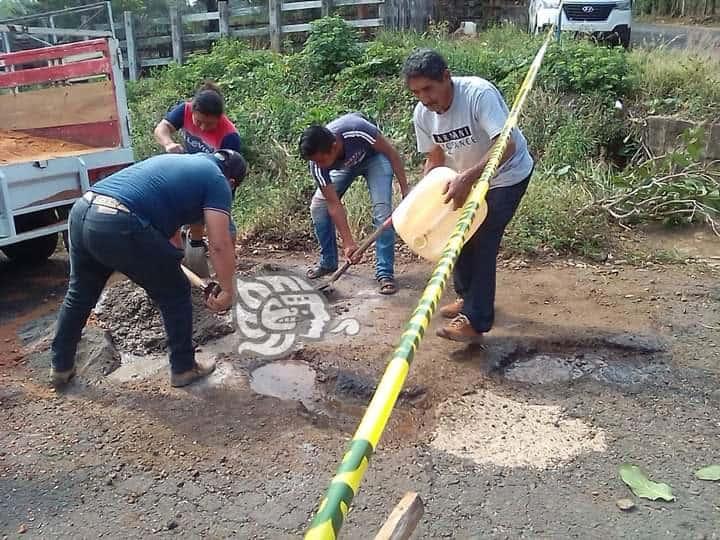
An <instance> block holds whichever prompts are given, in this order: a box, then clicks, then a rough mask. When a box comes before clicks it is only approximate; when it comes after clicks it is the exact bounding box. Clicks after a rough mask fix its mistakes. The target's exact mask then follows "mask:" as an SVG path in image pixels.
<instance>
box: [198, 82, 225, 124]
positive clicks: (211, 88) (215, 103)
mask: <svg viewBox="0 0 720 540" xmlns="http://www.w3.org/2000/svg"><path fill="white" fill-rule="evenodd" d="M192 110H193V111H195V112H199V113H202V114H208V115H210V116H222V114H223V113H224V112H225V100H224V99H223V96H222V92H221V91H220V88H219V87H218V85H217V84H215V83H214V82H212V81H205V82H203V83H202V84H201V85H200V88H198V90H197V92H195V97H194V98H193V100H192Z"/></svg>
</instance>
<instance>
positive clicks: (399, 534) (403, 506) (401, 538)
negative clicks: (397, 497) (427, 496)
mask: <svg viewBox="0 0 720 540" xmlns="http://www.w3.org/2000/svg"><path fill="white" fill-rule="evenodd" d="M424 513H425V505H424V504H423V501H422V499H421V498H420V496H419V495H418V494H417V493H413V492H410V493H406V494H405V496H404V497H403V498H402V500H401V501H400V502H399V503H398V505H397V506H396V507H395V508H394V509H393V511H392V513H391V514H390V517H389V518H388V520H387V521H386V522H385V524H384V525H383V526H382V528H381V529H380V532H378V534H377V535H376V536H375V540H409V538H410V537H411V536H412V533H413V532H414V531H415V529H416V528H417V526H418V523H420V520H421V519H422V517H423V514H424Z"/></svg>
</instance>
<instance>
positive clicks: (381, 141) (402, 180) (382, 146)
mask: <svg viewBox="0 0 720 540" xmlns="http://www.w3.org/2000/svg"><path fill="white" fill-rule="evenodd" d="M373 148H374V149H375V150H377V151H378V152H380V153H381V154H384V155H385V156H387V158H388V159H389V160H390V165H392V169H393V172H394V173H395V178H397V181H398V184H400V193H401V194H402V196H403V198H404V197H405V195H407V194H408V182H407V176H406V175H405V163H404V162H403V158H402V156H401V155H400V152H398V151H397V149H396V148H395V146H393V145H392V144H391V143H390V141H388V140H387V139H386V138H385V137H384V136H383V135H382V134H380V133H378V134H377V137H375V144H373Z"/></svg>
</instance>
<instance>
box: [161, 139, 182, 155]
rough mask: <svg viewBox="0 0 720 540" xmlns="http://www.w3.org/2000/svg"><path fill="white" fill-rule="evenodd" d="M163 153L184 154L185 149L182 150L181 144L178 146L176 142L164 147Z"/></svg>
mask: <svg viewBox="0 0 720 540" xmlns="http://www.w3.org/2000/svg"><path fill="white" fill-rule="evenodd" d="M165 151H166V152H167V153H168V154H184V153H185V148H183V145H182V144H178V143H176V142H172V143H170V144H166V145H165Z"/></svg>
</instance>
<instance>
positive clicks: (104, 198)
mask: <svg viewBox="0 0 720 540" xmlns="http://www.w3.org/2000/svg"><path fill="white" fill-rule="evenodd" d="M246 170H247V166H246V163H245V160H244V159H243V157H242V156H241V155H240V154H238V153H237V152H234V151H232V150H220V151H218V152H216V153H215V154H196V155H174V154H167V155H161V156H155V157H152V158H150V159H147V160H145V161H141V162H139V163H136V164H135V165H132V166H131V167H128V168H126V169H123V170H121V171H119V172H117V173H115V174H113V175H111V176H109V177H108V178H106V179H104V180H101V181H100V182H98V183H96V184H95V185H93V186H92V188H91V191H88V192H87V193H86V194H85V195H84V196H83V197H82V198H81V199H79V200H78V201H77V202H76V203H75V204H74V206H73V208H72V210H71V212H70V219H69V229H70V284H69V286H68V291H67V294H66V295H65V300H64V301H63V305H62V307H61V309H60V315H59V317H58V326H57V332H56V334H55V339H54V340H53V344H52V369H51V372H50V376H51V382H52V384H53V385H55V386H61V385H64V384H66V383H67V382H69V381H70V379H71V378H72V377H73V376H74V374H75V353H76V351H77V345H78V342H79V341H80V336H81V334H82V330H83V328H84V327H85V323H86V322H87V318H88V316H89V315H90V311H91V310H92V308H93V307H94V306H95V304H96V303H97V301H98V298H99V297H100V293H101V292H102V290H103V288H104V287H105V283H106V282H107V280H108V278H109V277H110V275H111V274H112V273H113V272H115V271H116V272H120V273H122V274H125V275H126V276H127V277H128V278H130V279H131V280H132V281H134V282H135V283H137V284H138V285H140V286H141V287H142V288H143V289H145V290H146V291H147V292H148V294H149V296H150V298H152V300H153V301H154V302H155V303H156V304H157V306H158V308H159V309H160V313H161V314H162V318H163V323H164V325H165V331H166V333H167V339H168V348H169V350H170V371H171V376H170V382H171V384H172V386H185V385H188V384H190V383H192V382H193V381H195V380H197V379H199V378H201V377H205V376H206V375H209V374H210V373H212V371H213V370H214V369H215V365H214V364H201V363H198V362H197V361H196V360H195V353H194V349H193V344H192V303H191V298H190V284H189V283H188V280H187V278H186V277H185V275H184V273H183V272H182V270H181V268H180V261H181V260H182V258H183V251H182V250H180V249H178V248H176V247H175V246H174V245H173V244H172V243H171V242H170V238H171V237H172V236H173V235H174V234H175V231H177V229H178V228H179V227H180V226H181V225H182V224H183V223H197V222H198V221H200V219H203V218H204V220H205V223H206V226H207V231H208V237H209V241H210V259H211V261H212V263H213V267H214V268H215V272H216V273H217V280H218V283H219V285H220V288H221V292H220V293H218V294H217V295H215V296H211V297H209V298H208V299H207V305H208V307H209V308H210V309H212V310H214V311H224V310H226V309H228V308H229V307H230V306H231V304H232V302H233V298H234V288H233V275H234V273H235V250H234V246H233V242H232V239H231V236H230V228H229V222H230V207H231V204H232V197H233V192H234V190H235V187H236V185H237V184H238V183H239V182H240V181H241V180H242V179H243V178H244V176H245V173H246Z"/></svg>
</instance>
